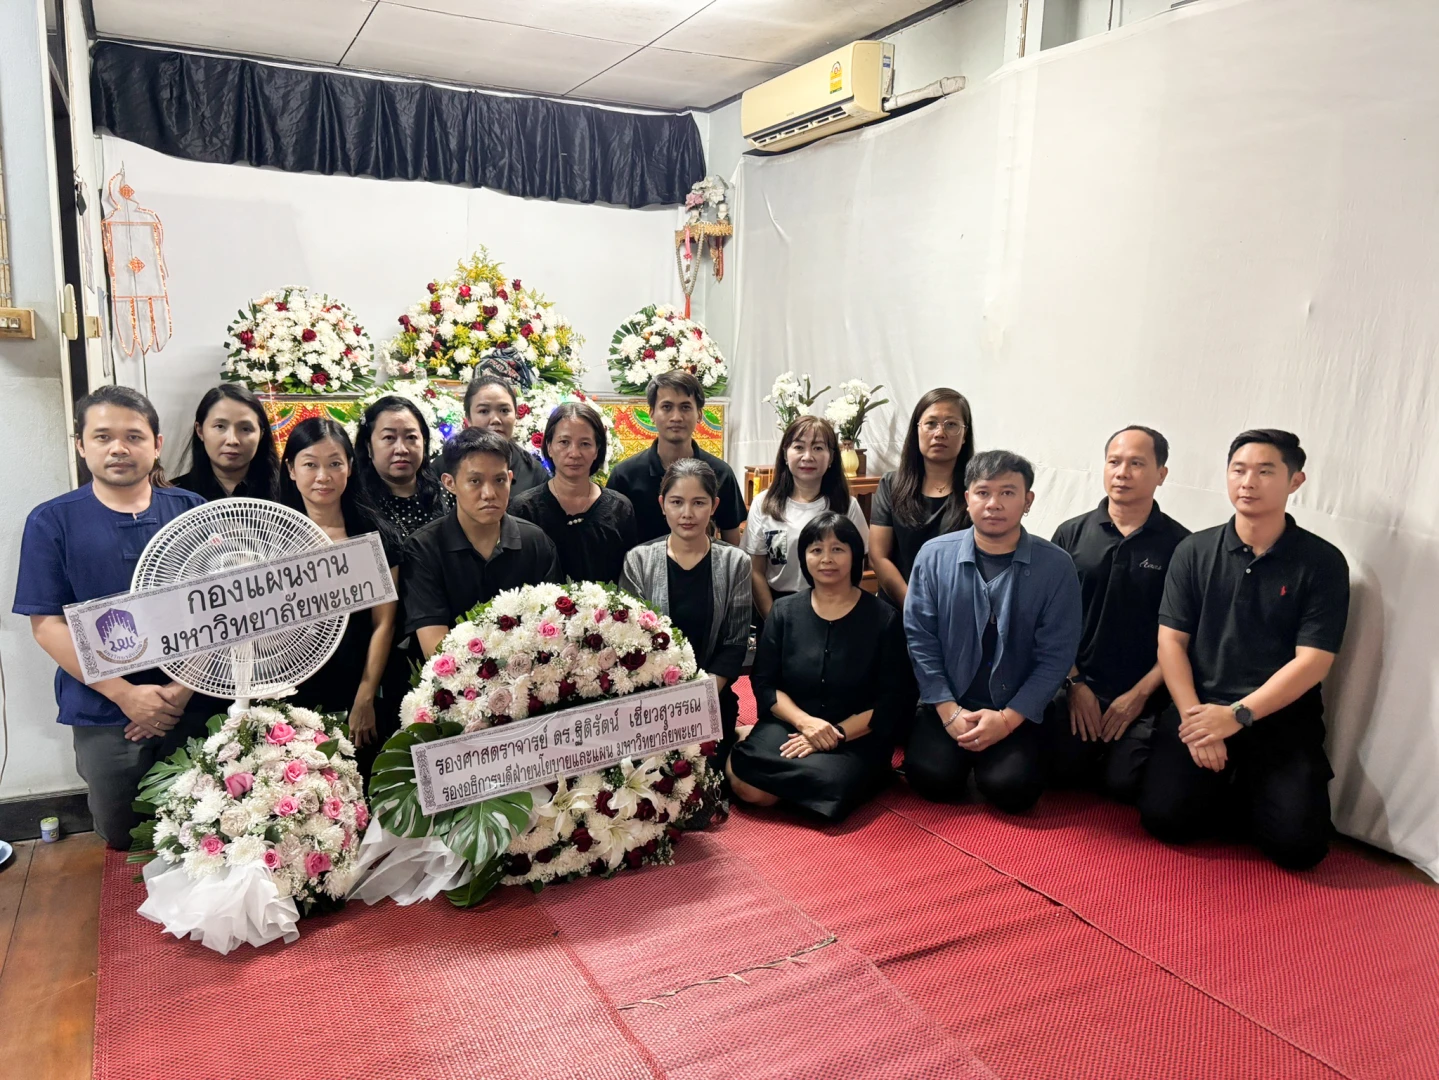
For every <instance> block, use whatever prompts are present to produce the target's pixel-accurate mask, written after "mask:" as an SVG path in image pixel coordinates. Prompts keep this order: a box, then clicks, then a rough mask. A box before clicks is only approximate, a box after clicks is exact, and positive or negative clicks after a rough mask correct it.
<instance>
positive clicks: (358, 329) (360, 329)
mask: <svg viewBox="0 0 1439 1080" xmlns="http://www.w3.org/2000/svg"><path fill="white" fill-rule="evenodd" d="M364 332H365V328H364V327H363V326H361V325H360V324H359V323H356V324H355V333H356V335H359V334H363V333H364Z"/></svg>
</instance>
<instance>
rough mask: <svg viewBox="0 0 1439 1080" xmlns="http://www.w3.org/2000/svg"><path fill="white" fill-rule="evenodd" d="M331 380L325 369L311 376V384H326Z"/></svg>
mask: <svg viewBox="0 0 1439 1080" xmlns="http://www.w3.org/2000/svg"><path fill="white" fill-rule="evenodd" d="M329 381H330V377H329V376H328V375H326V374H325V373H324V372H323V371H317V372H315V373H314V374H313V375H311V376H310V385H311V386H324V385H325V384H326V383H327V382H329Z"/></svg>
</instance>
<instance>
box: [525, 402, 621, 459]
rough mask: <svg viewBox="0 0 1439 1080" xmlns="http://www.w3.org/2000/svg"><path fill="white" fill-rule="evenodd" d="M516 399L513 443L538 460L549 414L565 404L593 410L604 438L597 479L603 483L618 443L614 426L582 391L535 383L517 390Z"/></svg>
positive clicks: (617, 449) (541, 452) (608, 416)
mask: <svg viewBox="0 0 1439 1080" xmlns="http://www.w3.org/2000/svg"><path fill="white" fill-rule="evenodd" d="M515 395H516V397H517V398H518V399H519V400H518V403H517V404H516V406H515V435H514V438H515V441H516V442H518V443H519V444H520V445H521V446H523V447H524V448H525V449H526V450H528V451H529V452H530V453H531V454H533V455H534V456H535V457H537V458H543V456H544V453H543V451H542V449H541V448H542V446H543V445H544V441H545V425H546V424H547V423H549V419H550V413H552V412H554V411H555V408H556V406H559V405H563V404H564V403H565V402H567V401H583V402H584V403H585V404H587V405H589V406H590V407H591V408H592V409H594V410H595V412H596V413H598V414H599V417H600V422H601V423H603V424H604V426H605V436H606V438H605V460H604V462H603V463H601V465H600V471H599V472H598V473H597V474H596V478H597V479H600V480H603V479H604V478H605V477H606V476H608V475H609V472H610V469H612V468H614V465H615V458H616V457H618V456H619V453H620V444H619V440H618V439H616V438H615V422H614V420H613V419H611V418H610V414H609V413H607V412H605V410H604V409H602V408H600V407H599V404H598V403H597V402H596V401H594V400H593V399H592V398H590V397H589V395H587V394H586V393H585V392H584V391H583V390H579V389H561V388H559V387H555V386H549V385H547V384H545V383H536V384H535V385H534V386H532V387H530V388H529V389H528V390H519V389H516V391H515Z"/></svg>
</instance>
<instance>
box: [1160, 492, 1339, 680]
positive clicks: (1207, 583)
mask: <svg viewBox="0 0 1439 1080" xmlns="http://www.w3.org/2000/svg"><path fill="white" fill-rule="evenodd" d="M1284 519H1285V522H1286V525H1285V529H1284V531H1283V532H1282V533H1280V535H1279V539H1278V540H1277V541H1276V542H1275V544H1274V546H1273V547H1271V548H1270V549H1269V550H1268V551H1266V552H1265V553H1264V554H1263V555H1260V556H1258V557H1257V558H1256V557H1255V555H1254V551H1253V549H1252V548H1250V547H1249V546H1248V545H1246V544H1245V543H1244V541H1243V540H1241V539H1240V538H1239V533H1238V532H1237V531H1235V528H1234V519H1233V518H1230V519H1229V522H1228V523H1227V524H1224V525H1217V526H1215V527H1214V528H1212V529H1204V530H1203V531H1201V532H1197V533H1194V534H1193V535H1192V536H1189V537H1187V538H1186V539H1185V540H1183V541H1181V542H1180V544H1179V546H1178V547H1177V548H1175V549H1174V556H1173V558H1172V559H1171V560H1170V564H1169V575H1168V577H1167V578H1166V580H1165V583H1164V601H1163V603H1162V604H1161V605H1160V608H1159V622H1160V625H1161V626H1167V627H1169V628H1170V629H1172V630H1178V631H1180V632H1181V633H1185V634H1188V635H1190V637H1189V662H1190V664H1191V665H1193V667H1194V688H1195V690H1197V691H1198V693H1199V699H1200V700H1201V701H1204V702H1217V703H1219V704H1222V705H1228V704H1231V703H1232V702H1235V701H1238V700H1239V699H1240V698H1242V697H1243V696H1244V695H1245V694H1249V693H1253V692H1254V691H1255V690H1257V689H1258V688H1259V687H1261V686H1263V685H1264V683H1265V682H1267V681H1268V679H1269V677H1270V676H1271V675H1273V674H1274V673H1275V672H1276V671H1278V670H1279V669H1280V668H1282V667H1283V666H1284V665H1285V664H1287V663H1289V661H1291V660H1293V659H1294V650H1295V649H1296V648H1298V647H1299V646H1304V647H1306V648H1312V649H1323V650H1324V651H1325V652H1338V651H1339V646H1340V645H1341V644H1343V641H1344V627H1345V623H1346V622H1347V621H1348V618H1349V564H1348V562H1347V561H1346V560H1345V558H1344V555H1343V554H1342V553H1341V552H1340V551H1339V549H1338V548H1337V547H1335V546H1334V545H1333V544H1331V543H1329V541H1327V540H1324V539H1322V538H1321V537H1318V536H1316V535H1314V533H1312V532H1309V531H1308V530H1307V529H1301V528H1300V527H1299V526H1298V525H1296V524H1295V523H1294V518H1293V517H1291V516H1289V515H1288V514H1286V515H1285V518H1284ZM1317 690H1318V688H1317V687H1316V688H1315V691H1316V692H1317Z"/></svg>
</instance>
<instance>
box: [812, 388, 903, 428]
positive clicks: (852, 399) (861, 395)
mask: <svg viewBox="0 0 1439 1080" xmlns="http://www.w3.org/2000/svg"><path fill="white" fill-rule="evenodd" d="M883 389H884V386H883V384H880V385H876V386H870V385H869V384H868V383H865V382H864V381H862V380H860V379H850V380H849V381H848V382H842V383H840V384H839V392H840V396H839V397H837V398H835V399H834V400H832V401H831V402H830V403H829V404H828V405H826V406H825V408H824V416H825V419H826V420H828V421H829V422H830V423H831V424H833V425H834V430H835V434H836V435H837V436H838V437H839V440H840V441H841V442H851V443H858V442H859V433H860V431H862V430H863V428H864V421H865V418H866V417H867V416H868V415H869V414H870V413H871V412H873V411H874V410H875V409H877V408H879V407H880V406H881V405H888V404H889V399H888V398H880V399H879V400H878V401H876V400H875V399H874V395H875V394H877V393H879V391H881V390H883Z"/></svg>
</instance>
